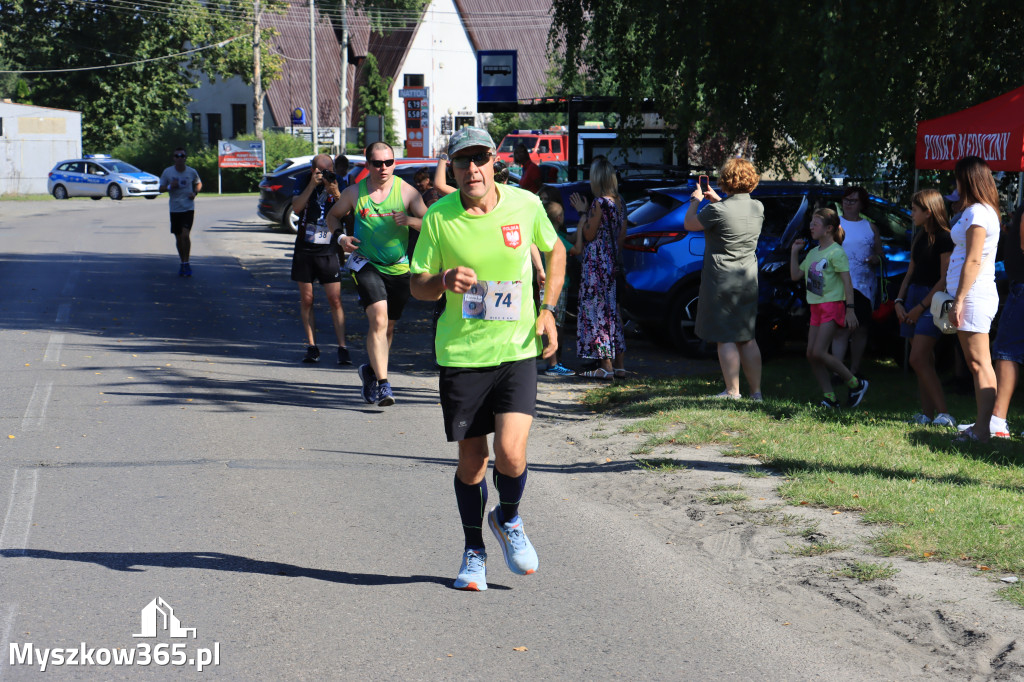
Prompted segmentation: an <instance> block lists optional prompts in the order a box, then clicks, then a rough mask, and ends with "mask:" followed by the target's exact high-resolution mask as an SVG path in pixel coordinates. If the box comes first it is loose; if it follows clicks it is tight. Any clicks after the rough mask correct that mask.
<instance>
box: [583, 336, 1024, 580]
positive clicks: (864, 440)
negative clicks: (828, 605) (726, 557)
mask: <svg viewBox="0 0 1024 682" xmlns="http://www.w3.org/2000/svg"><path fill="white" fill-rule="evenodd" d="M864 371H865V373H866V375H867V376H868V379H869V380H870V382H871V387H870V389H869V391H868V393H867V396H866V397H865V399H864V402H863V403H862V404H861V406H860V407H858V408H856V409H854V410H842V411H838V412H832V411H826V410H824V409H823V408H818V407H815V406H814V405H813V403H814V402H816V401H817V400H818V399H820V395H819V394H818V392H817V390H816V386H815V383H814V380H813V378H812V376H811V373H810V368H809V367H808V365H807V363H806V361H804V360H803V358H802V357H792V356H790V357H783V358H781V359H779V360H776V361H773V362H771V363H769V364H768V365H766V366H765V368H764V380H763V385H764V393H765V396H766V399H765V401H764V402H763V403H756V402H751V401H747V400H739V401H731V400H730V401H722V400H714V399H711V398H709V397H708V396H710V395H711V394H713V393H716V392H718V390H719V389H720V386H719V385H718V384H719V383H720V382H721V378H720V377H717V376H716V377H707V376H704V377H699V376H698V377H684V378H679V379H659V380H633V381H631V382H628V383H625V384H619V385H615V386H607V387H601V388H598V389H595V390H593V391H591V392H590V393H588V394H587V396H586V398H585V401H586V403H587V404H589V405H590V406H592V407H594V408H598V409H603V410H613V411H615V412H617V413H619V414H620V415H622V416H624V417H629V418H633V419H634V420H635V421H633V423H632V424H631V425H630V426H629V427H627V429H626V430H627V431H629V432H635V433H640V434H647V435H648V439H647V441H646V442H645V443H642V444H641V445H640V447H639V448H637V451H638V452H643V454H644V455H645V459H646V460H647V461H658V458H659V457H661V458H665V457H667V458H671V457H672V450H673V448H675V447H676V446H694V445H699V444H704V443H715V444H719V445H722V446H723V450H724V451H725V452H727V453H728V454H730V455H737V456H745V457H756V458H757V459H758V460H759V461H760V462H762V463H763V464H764V465H765V466H768V467H771V468H773V469H775V470H777V471H779V472H782V473H784V474H785V479H784V480H783V481H782V483H781V485H780V487H779V492H780V493H781V494H782V496H783V497H784V498H785V499H787V500H788V501H790V502H791V503H792V504H809V505H813V506H818V507H827V508H830V509H833V510H840V511H844V510H849V511H857V512H860V513H861V515H862V517H863V519H864V521H865V522H867V523H870V524H879V532H878V533H877V534H876V535H875V537H874V539H873V543H874V549H875V550H876V551H877V552H878V553H879V554H880V555H883V556H905V557H909V558H915V559H918V560H946V561H955V562H960V563H963V564H965V565H979V566H980V565H985V566H989V567H991V568H992V569H995V570H1000V571H1005V572H1008V573H1013V574H1017V575H1022V577H1024V533H1021V532H1020V529H1021V528H1024V446H1022V444H1021V441H1020V440H1019V439H1016V438H1015V439H1013V440H1009V441H998V442H995V441H994V442H992V443H990V444H986V445H981V444H972V445H965V446H961V445H954V444H953V443H952V442H951V436H952V435H953V431H952V430H951V429H940V428H937V427H931V426H917V425H910V424H908V423H907V422H908V420H909V419H910V417H911V416H912V414H913V413H915V412H917V411H918V400H917V392H916V382H915V380H914V377H913V374H912V373H904V371H903V370H902V369H901V368H900V367H898V366H897V365H896V364H895V363H892V362H879V363H873V364H871V365H868V366H866V367H865V368H864ZM839 393H840V400H842V399H845V390H843V389H840V391H839ZM947 400H948V402H949V408H950V411H951V412H952V414H954V415H955V416H958V417H961V418H963V419H961V421H963V420H964V419H966V420H968V421H971V420H973V414H974V411H975V407H974V400H973V396H960V395H947ZM1022 407H1024V406H1021V405H1019V404H1015V405H1013V406H1011V409H1010V416H1011V420H1012V418H1013V416H1014V415H1015V414H1020V410H1021V408H1022ZM652 455H657V457H653V456H652ZM746 473H748V475H749V471H748V472H746ZM729 496H731V494H730V495H729ZM717 497H719V498H722V497H723V495H721V494H719V495H717ZM719 503H724V502H719ZM1017 589H1018V590H1019V588H1017ZM1008 591H1009V590H1008ZM1013 594H1018V595H1019V594H1020V593H1019V592H1017V593H1013Z"/></svg>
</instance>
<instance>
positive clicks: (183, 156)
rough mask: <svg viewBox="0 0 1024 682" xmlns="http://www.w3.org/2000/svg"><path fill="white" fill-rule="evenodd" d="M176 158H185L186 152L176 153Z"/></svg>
mask: <svg viewBox="0 0 1024 682" xmlns="http://www.w3.org/2000/svg"><path fill="white" fill-rule="evenodd" d="M174 158H176V159H184V158H185V155H184V154H175V155H174Z"/></svg>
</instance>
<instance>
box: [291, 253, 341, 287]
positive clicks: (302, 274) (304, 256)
mask: <svg viewBox="0 0 1024 682" xmlns="http://www.w3.org/2000/svg"><path fill="white" fill-rule="evenodd" d="M292 281H293V282H303V283H305V284H312V283H313V282H316V281H319V282H320V284H331V283H332V282H340V281H341V261H340V260H339V259H338V254H337V253H336V252H333V251H332V252H329V253H324V254H314V253H304V252H302V251H296V252H295V255H294V256H292Z"/></svg>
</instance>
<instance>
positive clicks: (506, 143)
mask: <svg viewBox="0 0 1024 682" xmlns="http://www.w3.org/2000/svg"><path fill="white" fill-rule="evenodd" d="M520 142H522V143H523V144H525V145H526V150H527V151H533V148H534V147H536V146H537V138H536V137H524V136H522V135H520V136H517V137H506V138H505V139H504V140H502V141H501V149H499V150H498V151H499V152H505V153H508V154H511V153H512V152H513V151H515V148H516V145H517V144H519V143H520Z"/></svg>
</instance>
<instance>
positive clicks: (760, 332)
mask: <svg viewBox="0 0 1024 682" xmlns="http://www.w3.org/2000/svg"><path fill="white" fill-rule="evenodd" d="M694 187H695V183H694V181H692V180H691V181H690V182H689V183H688V184H687V185H683V186H679V187H671V188H665V189H651V190H649V192H648V194H649V195H650V201H648V202H646V203H644V204H643V205H641V206H640V207H639V208H636V209H635V210H633V211H632V212H631V213H630V214H629V216H628V222H627V236H626V240H625V246H624V249H623V253H622V260H623V265H624V269H625V275H626V286H625V289H624V290H623V291H620V292H619V297H620V302H621V305H622V310H623V314H624V315H625V316H626V317H627V318H629V319H632V320H635V321H636V322H638V323H639V324H640V325H641V327H643V328H644V329H645V330H647V331H648V332H649V333H651V334H652V335H655V336H661V337H665V336H666V335H667V339H668V340H669V341H671V343H672V345H674V346H675V347H676V348H677V349H678V350H679V351H680V352H682V353H684V354H686V355H690V356H694V357H701V356H707V355H710V354H712V353H713V352H714V345H713V344H712V345H710V347H709V346H708V345H706V344H705V343H704V342H703V341H702V340H701V339H700V338H698V337H697V336H696V335H695V334H694V322H695V320H696V316H697V307H698V305H706V304H707V302H704V301H700V300H699V296H698V292H699V290H700V277H701V268H702V266H703V262H704V234H703V233H702V232H687V231H686V230H684V229H683V219H684V217H685V215H686V212H687V209H688V208H689V204H690V194H691V193H692V192H693V189H694ZM842 191H843V188H842V187H839V186H835V185H820V184H811V183H794V182H762V183H761V184H760V185H758V187H757V189H756V190H754V192H753V194H752V196H753V197H754V198H756V199H757V200H758V201H760V202H761V203H762V204H763V205H764V214H765V218H764V226H763V229H762V233H761V238H760V240H759V241H758V245H757V259H758V263H759V266H760V274H759V286H760V295H759V312H758V323H757V338H758V344H759V345H760V346H761V347H762V352H766V353H770V352H771V351H773V350H775V349H777V348H779V347H781V346H782V344H784V343H785V342H786V341H787V340H790V339H792V338H806V332H807V317H808V309H807V306H806V303H805V300H804V292H803V286H802V283H799V282H793V281H792V280H791V279H790V276H789V248H790V246H791V245H792V243H793V240H794V239H796V238H797V237H798V236H803V237H805V238H808V239H809V226H810V220H811V215H812V213H813V212H814V211H815V210H816V209H817V208H822V207H830V208H837V207H838V206H839V202H840V199H841V194H842ZM719 193H720V194H721V192H719ZM864 213H865V214H866V215H867V217H868V218H869V219H870V220H871V221H872V222H874V223H875V225H877V226H878V230H879V233H880V235H881V238H882V243H883V245H884V250H885V266H884V273H880V274H879V276H880V277H882V279H883V280H884V287H883V288H881V290H882V291H885V292H886V294H887V298H888V299H889V300H891V299H892V298H894V297H895V294H896V292H897V291H898V288H899V285H900V283H901V281H902V278H903V275H904V274H906V271H907V266H908V263H909V256H910V240H911V236H912V223H911V221H910V216H909V214H908V213H907V211H905V210H903V209H901V208H899V207H897V206H895V205H893V204H890V203H888V202H886V201H884V200H882V199H880V198H878V197H875V196H871V197H870V205H869V206H868V207H867V209H866V210H865V211H864ZM808 248H810V247H808ZM711 304H712V305H713V304H714V302H711ZM871 324H872V338H873V339H875V340H877V341H885V340H886V339H888V340H898V327H897V324H896V319H895V314H894V313H893V311H892V306H891V304H886V305H882V306H880V307H879V309H878V310H877V311H876V313H875V315H874V316H873V319H872V322H871Z"/></svg>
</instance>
